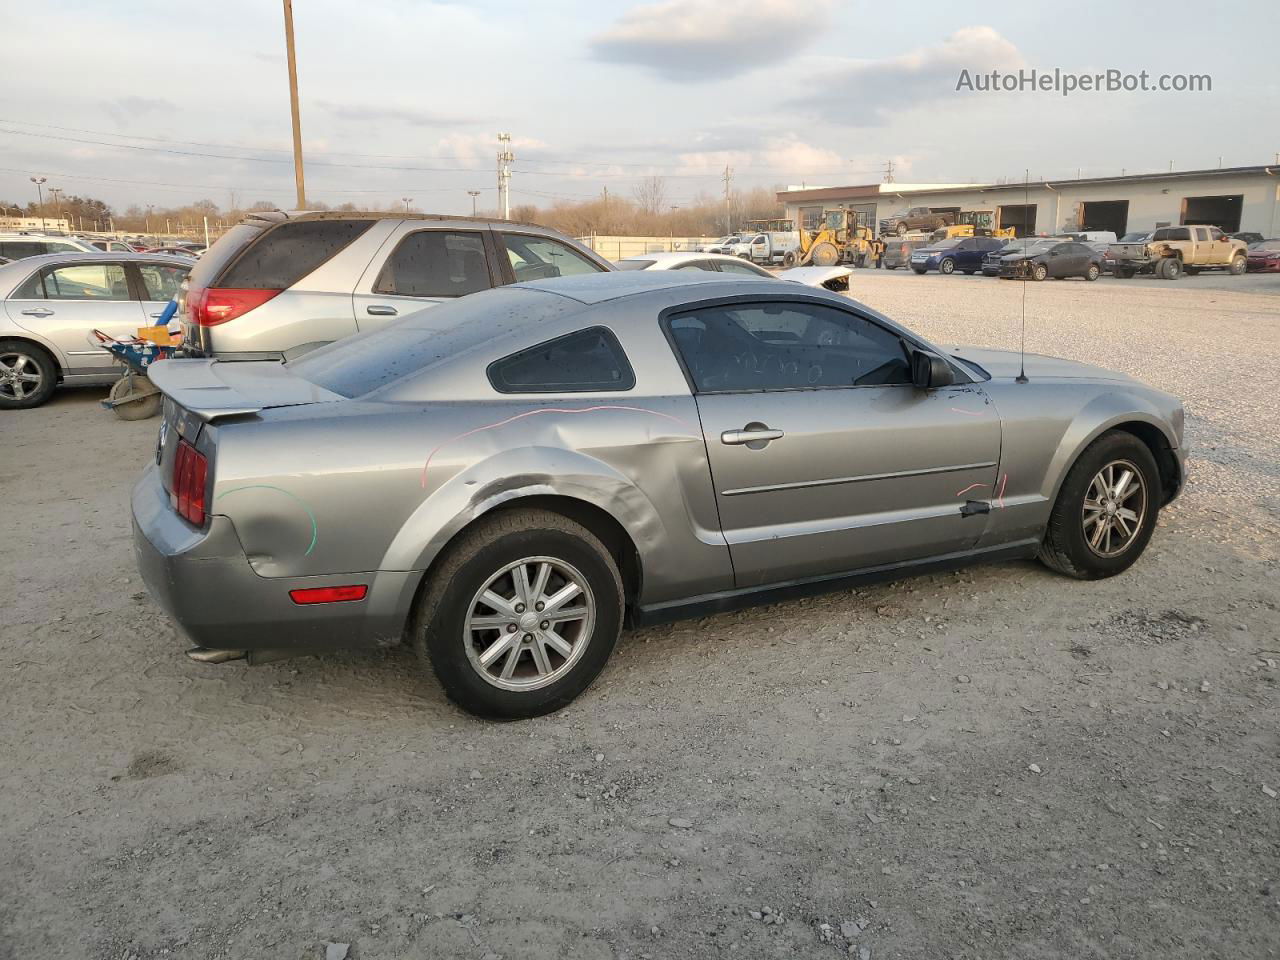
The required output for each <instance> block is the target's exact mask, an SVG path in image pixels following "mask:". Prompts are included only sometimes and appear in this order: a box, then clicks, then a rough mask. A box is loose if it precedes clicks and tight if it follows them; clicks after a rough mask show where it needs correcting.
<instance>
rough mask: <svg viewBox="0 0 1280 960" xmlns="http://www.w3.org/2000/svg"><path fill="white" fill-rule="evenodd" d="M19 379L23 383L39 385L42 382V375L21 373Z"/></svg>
mask: <svg viewBox="0 0 1280 960" xmlns="http://www.w3.org/2000/svg"><path fill="white" fill-rule="evenodd" d="M18 379H19V380H21V381H22V382H23V383H39V382H40V374H38V373H20V374H18Z"/></svg>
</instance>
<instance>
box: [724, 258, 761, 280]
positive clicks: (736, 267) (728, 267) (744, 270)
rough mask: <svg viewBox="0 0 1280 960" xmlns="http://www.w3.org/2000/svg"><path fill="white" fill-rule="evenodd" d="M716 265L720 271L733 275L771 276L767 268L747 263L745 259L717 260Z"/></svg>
mask: <svg viewBox="0 0 1280 960" xmlns="http://www.w3.org/2000/svg"><path fill="white" fill-rule="evenodd" d="M716 266H717V267H719V268H720V272H721V273H732V274H733V275H734V276H747V277H771V276H773V274H771V273H769V271H768V270H765V269H762V268H761V267H757V266H755V265H754V264H750V263H747V261H745V260H736V261H735V260H717V261H716Z"/></svg>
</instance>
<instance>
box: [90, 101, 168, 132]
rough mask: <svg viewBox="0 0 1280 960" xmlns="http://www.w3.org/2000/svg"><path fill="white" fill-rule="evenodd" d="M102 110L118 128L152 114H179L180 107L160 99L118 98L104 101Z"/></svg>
mask: <svg viewBox="0 0 1280 960" xmlns="http://www.w3.org/2000/svg"><path fill="white" fill-rule="evenodd" d="M102 109H103V110H104V111H105V112H106V114H107V116H109V117H111V119H112V120H114V121H115V122H116V124H117V126H125V125H127V124H128V123H129V121H130V120H136V119H138V118H140V117H144V116H146V115H147V114H150V113H171V114H177V113H178V111H179V108H178V105H177V104H176V103H174V102H173V101H172V100H165V99H163V98H160V97H117V98H116V99H114V100H107V101H104V102H103V104H102Z"/></svg>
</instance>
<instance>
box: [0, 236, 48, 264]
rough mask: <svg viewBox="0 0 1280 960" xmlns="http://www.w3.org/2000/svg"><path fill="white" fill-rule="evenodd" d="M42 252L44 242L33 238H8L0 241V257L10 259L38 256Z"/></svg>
mask: <svg viewBox="0 0 1280 960" xmlns="http://www.w3.org/2000/svg"><path fill="white" fill-rule="evenodd" d="M42 253H44V244H42V243H37V242H36V241H34V240H10V241H8V242H6V243H0V257H8V258H9V259H10V260H21V259H23V258H24V257H38V256H40V255H41V254H42Z"/></svg>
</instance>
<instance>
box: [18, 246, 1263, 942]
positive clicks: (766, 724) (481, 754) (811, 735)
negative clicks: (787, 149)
mask: <svg viewBox="0 0 1280 960" xmlns="http://www.w3.org/2000/svg"><path fill="white" fill-rule="evenodd" d="M853 286H854V295H855V296H857V297H859V298H860V299H863V300H865V301H866V302H867V303H869V304H871V305H872V306H875V307H877V308H879V309H881V310H883V311H885V312H886V313H888V314H890V315H892V316H895V317H897V318H899V319H902V320H904V321H906V322H907V323H908V324H910V325H911V326H913V327H915V328H916V329H918V330H919V331H921V332H922V333H924V334H926V335H928V336H930V337H932V338H933V339H935V340H938V341H941V342H944V343H956V342H958V343H976V344H982V345H989V346H998V347H1010V346H1016V345H1017V342H1018V329H1019V325H1018V318H1019V315H1020V304H1021V298H1022V296H1023V293H1024V285H1022V284H1017V283H1009V282H999V281H993V280H984V279H982V278H965V277H949V278H944V277H939V276H935V275H930V276H927V277H916V276H914V275H911V274H904V273H903V272H901V271H897V272H895V273H877V272H874V271H860V272H858V273H857V274H855V277H854V282H853ZM1025 293H1026V296H1027V306H1028V309H1027V316H1028V324H1027V333H1026V336H1027V348H1028V350H1029V351H1036V352H1046V353H1053V354H1059V355H1062V356H1067V357H1072V358H1077V359H1081V360H1086V361H1091V362H1096V363H1101V364H1104V365H1108V366H1111V367H1114V368H1118V369H1120V370H1124V371H1126V372H1129V373H1132V374H1136V375H1138V376H1140V377H1142V378H1144V379H1146V380H1148V381H1149V382H1151V383H1154V384H1156V385H1159V386H1161V387H1163V388H1165V389H1168V390H1170V391H1172V392H1174V393H1177V394H1179V395H1181V396H1182V397H1183V398H1184V400H1185V402H1186V405H1187V410H1188V435H1189V436H1188V440H1189V445H1190V447H1191V463H1190V469H1191V484H1190V487H1189V489H1188V490H1187V492H1186V494H1185V495H1184V496H1183V498H1182V499H1181V500H1180V501H1179V502H1178V503H1177V504H1176V505H1175V506H1174V507H1173V508H1172V509H1170V510H1168V511H1166V512H1165V514H1164V515H1163V516H1162V520H1161V524H1160V529H1159V530H1158V531H1157V533H1156V536H1155V539H1154V541H1153V542H1152V546H1151V549H1150V550H1149V551H1148V553H1147V555H1146V556H1145V557H1144V559H1143V560H1142V561H1141V562H1140V563H1139V564H1138V565H1137V566H1136V567H1135V568H1134V569H1133V570H1131V571H1130V572H1128V573H1127V574H1125V575H1124V576H1121V577H1119V578H1116V579H1113V580H1109V581H1106V582H1102V583H1095V584H1082V583H1077V582H1073V581H1070V580H1066V579H1062V578H1059V577H1056V576H1054V575H1051V574H1050V573H1048V572H1047V571H1046V570H1044V569H1042V568H1041V567H1039V566H1037V565H1036V564H1033V563H1018V564H1006V565H1000V566H992V567H982V568H975V569H972V570H968V571H964V572H962V573H959V574H948V575H940V576H933V577H924V578H917V579H913V580H909V581H905V582H902V583H899V584H895V585H889V586H883V587H876V588H870V589H863V590H858V591H848V592H845V593H840V594H835V595H831V596H827V597H821V598H817V599H814V600H810V601H804V602H795V603H787V604H778V605H774V606H770V607H764V608H759V609H755V610H751V611H746V612H742V613H738V614H733V615H726V616H720V617H715V618H711V619H706V620H699V621H694V622H687V623H680V624H675V625H673V626H668V627H661V628H655V629H648V630H642V631H638V632H633V633H629V634H626V635H624V637H623V640H622V642H621V644H620V645H619V649H618V651H617V653H616V655H615V656H614V659H613V661H612V662H611V664H610V665H609V667H608V668H607V669H606V671H605V673H604V674H603V675H602V677H601V679H600V680H599V682H598V683H597V685H596V686H595V687H594V688H593V689H592V690H591V691H589V692H588V693H587V694H586V695H585V696H583V697H582V698H581V699H580V700H579V701H578V702H577V703H575V704H574V705H573V706H571V707H570V708H569V709H567V710H565V711H563V712H561V713H559V714H557V715H555V716H551V717H546V718H543V719H540V720H536V721H531V722H526V723H517V724H507V725H498V724H489V723H482V722H478V721H476V720H474V719H472V718H471V717H469V716H466V715H464V714H461V713H459V712H458V711H457V710H455V709H454V708H453V707H451V706H450V705H449V704H448V703H447V701H445V699H444V698H443V696H442V694H441V693H440V691H439V690H438V689H437V688H436V686H435V685H434V681H432V680H431V679H430V678H429V676H427V675H424V673H423V672H421V671H420V670H419V669H418V667H417V665H416V663H415V662H414V660H413V658H412V656H411V655H410V654H408V653H407V652H402V651H390V652H385V653H379V654H373V655H344V656H333V657H326V658H322V659H303V660H297V661H287V662H282V663H277V664H271V665H268V666H263V667H256V668H248V667H245V666H243V665H241V664H229V665H224V666H221V667H209V666H200V665H197V664H194V663H191V662H189V661H188V660H186V659H185V658H184V657H183V656H182V655H181V651H182V649H183V647H184V644H183V642H182V641H181V639H180V638H179V637H178V636H177V635H176V634H175V632H174V630H173V628H172V627H171V626H170V625H169V623H168V622H167V621H166V620H165V618H164V617H163V616H161V615H160V614H159V613H158V611H157V609H156V607H155V606H154V605H153V604H152V603H151V601H150V600H149V599H148V598H147V596H146V594H145V592H144V588H143V587H142V585H141V583H140V581H139V579H138V576H137V573H136V571H135V570H134V567H133V556H132V548H131V544H130V536H129V519H128V504H127V492H128V489H129V486H130V484H131V483H132V481H133V478H134V477H135V475H136V474H137V473H138V471H139V470H140V469H141V465H142V464H143V463H144V462H145V461H146V459H147V457H148V456H149V455H150V453H151V450H152V446H153V444H154V440H155V430H156V421H149V422H142V423H123V422H120V421H117V420H116V419H115V418H114V417H112V416H111V415H110V414H109V413H106V412H105V411H103V410H100V409H99V408H98V407H97V403H96V401H97V400H98V399H99V397H101V396H102V392H101V391H80V392H64V393H62V394H60V395H59V396H58V397H57V399H56V400H55V401H54V402H53V403H51V404H49V405H48V406H46V407H43V408H41V409H38V410H34V411H27V412H23V413H20V414H8V415H6V416H5V417H4V418H3V426H2V427H0V430H2V433H3V449H4V452H5V456H4V458H3V460H2V461H0V481H2V482H3V491H4V496H3V498H0V503H2V506H0V513H2V520H3V522H2V524H0V529H2V530H3V542H4V545H5V547H6V549H5V550H4V551H3V555H2V556H0V609H2V610H3V615H2V616H0V675H2V676H3V677H4V678H5V679H6V681H7V682H6V685H5V686H6V689H5V695H4V697H3V698H2V699H0V738H2V740H3V744H2V749H3V757H4V764H3V785H2V786H0V877H3V878H4V881H3V883H0V957H5V958H9V957H12V958H22V960H32V958H46V957H48V958H81V957H84V958H113V960H122V958H134V960H143V958H146V960H150V958H154V957H162V956H163V957H173V958H203V957H228V958H250V957H264V958H273V960H277V958H314V957H323V956H325V952H326V942H329V941H332V942H336V943H341V944H350V949H349V953H348V954H347V956H349V957H351V958H374V957H395V958H429V957H455V956H456V957H469V958H475V960H482V958H485V957H489V958H490V960H492V957H494V956H501V957H505V958H507V960H513V958H522V960H523V958H543V957H547V958H550V957H573V958H623V957H626V958H641V957H646V956H647V957H651V958H655V960H657V958H684V957H687V958H704V957H730V956H732V957H836V956H840V955H849V954H852V955H853V956H855V957H858V956H861V957H862V958H863V960H866V958H867V957H871V958H887V957H895V958H898V957H900V958H913V960H914V958H935V957H936V958H944V957H957V958H974V960H977V958H983V960H986V958H994V957H1011V956H1017V957H1027V958H1039V957H1072V958H1080V957H1086V958H1087V957H1108V958H1123V957H1159V958H1162V960H1165V958H1171V957H1186V958H1196V960H1200V958H1204V957H1223V958H1232V960H1239V958H1252V957H1275V956H1276V955H1277V953H1278V952H1280V801H1278V800H1277V799H1276V793H1275V792H1276V791H1280V711H1278V710H1277V700H1278V698H1277V690H1276V682H1277V679H1278V678H1280V669H1278V668H1277V662H1278V661H1280V637H1278V636H1277V630H1278V625H1280V616H1277V604H1278V603H1280V566H1278V565H1277V559H1278V558H1280V546H1278V545H1277V544H1278V543H1280V430H1278V429H1277V426H1276V424H1277V420H1278V419H1280V418H1278V417H1277V412H1276V399H1275V398H1276V395H1277V384H1280V296H1278V295H1277V294H1280V277H1246V278H1239V279H1235V280H1234V281H1233V282H1232V281H1231V280H1229V278H1213V277H1207V276H1206V277H1198V278H1188V279H1184V280H1181V281H1178V282H1176V283H1161V282H1155V281H1152V282H1144V281H1131V282H1128V283H1125V282H1121V281H1113V280H1109V279H1104V280H1102V281H1100V282H1098V283H1095V284H1086V283H1084V282H1082V281H1068V282H1062V283H1043V284H1027V285H1025ZM765 908H768V912H766V909H765ZM775 919H776V920H777V922H771V921H772V920H775ZM331 953H332V955H334V956H341V955H343V951H342V949H341V948H336V947H335V948H333V949H332V951H331Z"/></svg>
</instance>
